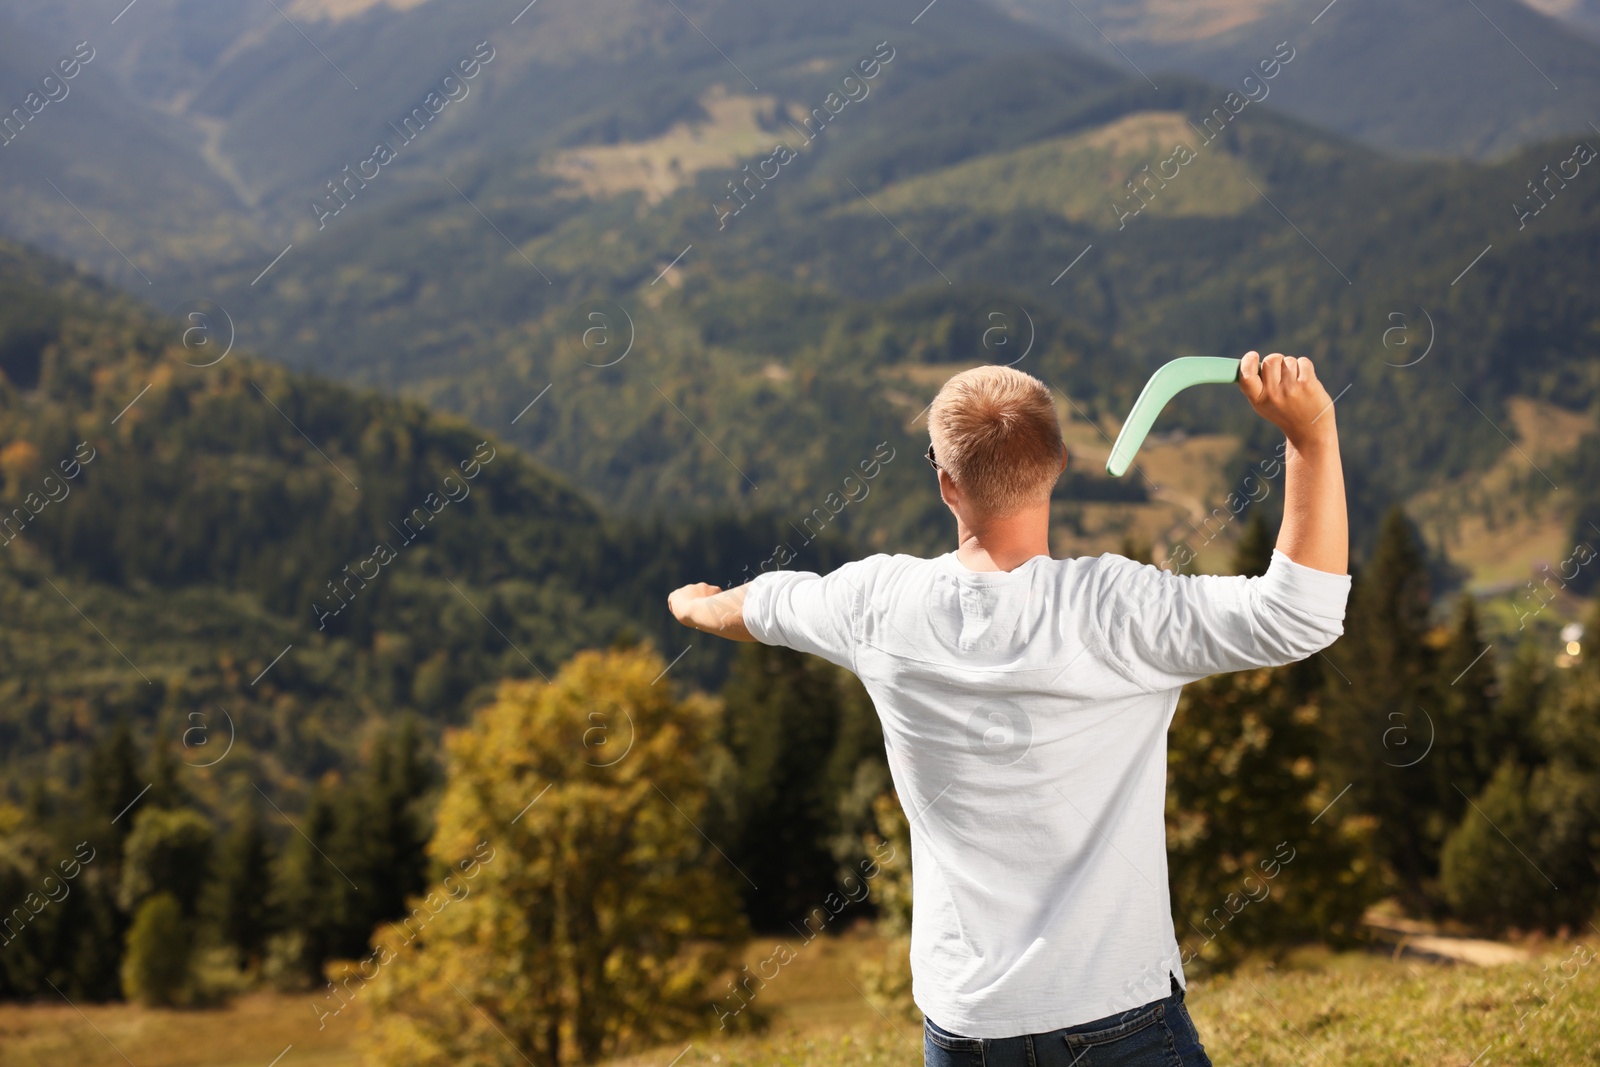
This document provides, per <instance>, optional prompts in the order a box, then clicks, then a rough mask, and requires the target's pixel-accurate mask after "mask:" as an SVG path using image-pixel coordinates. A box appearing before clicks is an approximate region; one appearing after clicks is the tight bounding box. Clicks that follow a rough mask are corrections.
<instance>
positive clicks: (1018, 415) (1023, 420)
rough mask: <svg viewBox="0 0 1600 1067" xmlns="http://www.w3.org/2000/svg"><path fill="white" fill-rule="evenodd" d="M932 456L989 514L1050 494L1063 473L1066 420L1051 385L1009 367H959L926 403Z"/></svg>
mask: <svg viewBox="0 0 1600 1067" xmlns="http://www.w3.org/2000/svg"><path fill="white" fill-rule="evenodd" d="M928 433H929V436H931V437H932V438H933V451H934V457H935V458H936V459H937V461H938V463H939V466H940V467H942V468H944V470H945V471H946V472H947V473H949V475H950V480H951V481H953V482H955V483H956V486H957V487H958V488H959V489H960V490H961V493H962V495H963V496H964V497H966V498H968V499H970V500H971V501H972V502H973V504H974V505H976V507H977V509H978V510H979V511H980V512H982V513H983V514H985V515H993V516H999V515H1008V514H1011V513H1012V512H1015V511H1017V510H1019V509H1021V508H1023V507H1026V506H1027V505H1029V504H1033V503H1037V502H1038V501H1039V500H1040V499H1041V498H1048V497H1049V494H1050V490H1051V488H1052V487H1053V486H1054V485H1055V483H1056V479H1057V478H1058V477H1060V475H1061V444H1062V442H1061V424H1060V423H1059V422H1058V421H1057V420H1056V409H1055V403H1054V402H1053V401H1052V400H1051V399H1050V390H1049V388H1048V387H1047V386H1046V385H1045V384H1044V383H1043V382H1041V381H1040V380H1039V379H1037V378H1035V377H1033V375H1031V374H1024V373H1023V372H1022V371H1019V370H1014V369H1013V368H1011V367H996V366H983V367H974V368H973V369H972V370H969V371H962V372H961V373H960V374H957V375H956V376H955V377H954V378H951V379H950V380H949V381H947V382H945V383H944V388H942V389H940V390H939V395H938V396H936V397H934V398H933V405H932V407H931V408H929V410H928Z"/></svg>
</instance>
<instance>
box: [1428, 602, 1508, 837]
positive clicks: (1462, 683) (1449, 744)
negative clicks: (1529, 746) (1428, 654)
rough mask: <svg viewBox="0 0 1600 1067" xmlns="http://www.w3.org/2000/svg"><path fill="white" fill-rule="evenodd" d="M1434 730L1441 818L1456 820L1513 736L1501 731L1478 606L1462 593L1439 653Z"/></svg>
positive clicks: (1496, 693)
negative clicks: (1447, 640) (1443, 814)
mask: <svg viewBox="0 0 1600 1067" xmlns="http://www.w3.org/2000/svg"><path fill="white" fill-rule="evenodd" d="M1436 685H1437V689H1438V696H1437V697H1436V698H1435V704H1436V705H1437V708H1438V712H1437V714H1436V715H1435V717H1434V719H1435V726H1436V728H1437V735H1436V738H1435V741H1434V750H1435V752H1436V753H1437V755H1438V757H1439V758H1438V759H1437V760H1432V761H1430V763H1431V765H1432V770H1433V773H1434V776H1435V785H1434V788H1435V790H1436V791H1437V792H1438V794H1439V796H1440V799H1441V801H1442V805H1441V806H1442V808H1443V811H1444V813H1445V817H1446V818H1447V819H1448V820H1449V821H1450V822H1451V823H1455V822H1458V821H1459V820H1460V819H1461V815H1462V813H1463V812H1464V811H1465V810H1466V808H1467V799H1466V798H1467V797H1475V796H1477V795H1478V793H1479V792H1481V791H1482V789H1483V787H1484V786H1486V785H1488V784H1489V779H1490V778H1491V777H1493V776H1494V772H1495V768H1496V767H1498V766H1499V765H1500V761H1501V760H1502V759H1504V758H1505V754H1506V751H1507V748H1508V746H1511V745H1513V744H1514V742H1515V738H1514V737H1511V736H1507V735H1506V734H1505V733H1504V732H1503V724H1502V721H1501V717H1500V714H1499V710H1498V707H1497V701H1496V698H1497V697H1498V696H1499V685H1498V681H1497V678H1496V674H1495V656H1494V650H1493V649H1492V648H1489V646H1488V642H1486V641H1484V639H1483V635H1482V633H1481V632H1480V631H1479V629H1478V612H1477V606H1476V605H1475V604H1474V603H1473V600H1472V597H1471V596H1470V595H1469V594H1465V593H1463V594H1462V596H1461V598H1460V602H1459V605H1458V607H1457V609H1456V617H1455V622H1454V624H1453V625H1452V627H1451V630H1450V638H1449V642H1448V643H1447V644H1446V645H1445V647H1444V650H1443V652H1442V653H1441V654H1440V656H1439V676H1438V679H1437V682H1436Z"/></svg>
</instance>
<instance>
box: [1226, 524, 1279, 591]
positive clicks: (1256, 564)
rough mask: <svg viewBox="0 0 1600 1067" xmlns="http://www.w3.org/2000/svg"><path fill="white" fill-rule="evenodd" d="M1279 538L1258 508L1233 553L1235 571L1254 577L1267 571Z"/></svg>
mask: <svg viewBox="0 0 1600 1067" xmlns="http://www.w3.org/2000/svg"><path fill="white" fill-rule="evenodd" d="M1276 541H1277V538H1276V537H1275V536H1274V535H1273V533H1272V531H1271V530H1270V529H1269V528H1268V526H1267V520H1266V516H1264V515H1262V514H1261V511H1260V510H1259V509H1257V510H1256V511H1255V512H1253V513H1252V514H1251V516H1250V521H1249V523H1247V524H1246V525H1245V528H1244V536H1242V537H1241V538H1240V539H1239V546H1238V547H1237V548H1236V549H1234V553H1233V572H1234V573H1235V574H1243V575H1245V576H1246V577H1250V578H1254V577H1258V576H1260V575H1263V574H1265V573H1267V567H1268V566H1270V565H1271V563H1272V550H1273V548H1274V547H1276Z"/></svg>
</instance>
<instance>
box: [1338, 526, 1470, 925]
mask: <svg viewBox="0 0 1600 1067" xmlns="http://www.w3.org/2000/svg"><path fill="white" fill-rule="evenodd" d="M1431 605H1432V599H1431V593H1430V590H1429V578H1428V572H1427V566H1426V561H1425V559H1424V556H1423V550H1422V545H1421V542H1420V540H1419V539H1418V537H1417V534H1416V532H1415V530H1414V529H1413V527H1412V525H1411V521H1410V520H1409V519H1408V518H1407V517H1406V515H1405V513H1404V512H1402V511H1401V510H1399V509H1398V508H1396V509H1395V510H1393V511H1391V512H1390V513H1389V514H1388V516H1387V517H1386V518H1385V519H1384V522H1383V528H1382V530H1381V531H1380V533H1379V535H1378V543H1377V546H1376V548H1375V549H1374V551H1373V557H1372V560H1371V562H1370V564H1369V565H1368V566H1367V567H1366V568H1365V569H1364V570H1363V571H1362V572H1361V573H1360V575H1359V576H1358V577H1357V579H1356V581H1355V584H1354V589H1353V591H1352V594H1351V598H1350V607H1349V610H1348V612H1347V613H1346V616H1345V633H1344V637H1343V638H1342V639H1340V640H1339V641H1338V642H1337V643H1336V644H1335V645H1334V646H1333V647H1332V648H1331V649H1329V650H1328V651H1327V653H1326V654H1325V655H1326V657H1327V659H1328V660H1329V661H1330V663H1331V664H1332V665H1333V668H1334V673H1333V674H1331V675H1330V676H1329V677H1328V683H1327V684H1328V701H1327V715H1326V718H1325V724H1326V727H1327V729H1326V731H1325V738H1326V741H1325V749H1324V750H1325V752H1326V756H1327V758H1326V769H1327V773H1328V775H1329V785H1331V786H1332V787H1333V788H1334V790H1336V791H1337V790H1341V789H1343V788H1344V787H1345V785H1346V784H1349V785H1350V786H1351V798H1350V799H1353V800H1354V801H1355V804H1356V806H1358V807H1359V808H1360V809H1361V810H1362V811H1364V812H1366V813H1367V814H1369V815H1372V816H1374V817H1376V818H1377V819H1378V821H1379V824H1380V829H1379V831H1378V834H1377V836H1376V838H1375V842H1376V846H1377V847H1378V849H1379V851H1380V854H1381V855H1382V857H1383V859H1384V860H1385V861H1386V862H1387V864H1388V865H1389V867H1390V869H1391V870H1392V871H1393V873H1394V875H1395V877H1396V878H1397V879H1398V880H1399V883H1400V886H1401V889H1402V892H1403V895H1404V896H1405V898H1406V900H1407V902H1408V903H1409V904H1410V905H1411V906H1412V907H1414V908H1417V909H1419V910H1428V909H1430V907H1431V901H1432V892H1431V890H1432V888H1433V882H1434V879H1435V877H1436V875H1437V872H1438V860H1439V847H1440V844H1441V842H1442V840H1443V838H1444V836H1445V833H1446V832H1447V831H1448V829H1449V827H1450V826H1451V825H1453V821H1452V820H1450V819H1448V818H1447V815H1446V811H1445V808H1446V805H1447V803H1448V802H1447V801H1446V800H1445V799H1444V798H1443V797H1442V796H1441V795H1440V793H1439V789H1438V784H1439V783H1438V778H1437V777H1436V776H1435V774H1434V773H1433V770H1432V768H1430V767H1428V766H1426V765H1425V764H1426V763H1427V761H1428V760H1429V759H1433V758H1436V757H1435V754H1434V753H1432V752H1431V751H1429V746H1430V743H1431V741H1432V737H1433V733H1432V731H1431V730H1430V727H1429V725H1428V723H1429V722H1430V721H1432V722H1433V723H1434V724H1435V729H1436V726H1437V722H1438V718H1439V712H1440V709H1439V706H1438V703H1437V696H1438V689H1437V688H1436V685H1435V679H1436V678H1437V676H1438V670H1437V666H1436V664H1437V659H1438V657H1437V654H1436V653H1435V652H1434V651H1433V650H1432V649H1431V648H1430V647H1429V646H1428V644H1427V641H1426V636H1427V632H1428V625H1429V621H1428V616H1429V610H1430V608H1431ZM1423 753H1428V754H1427V755H1426V756H1425V755H1423Z"/></svg>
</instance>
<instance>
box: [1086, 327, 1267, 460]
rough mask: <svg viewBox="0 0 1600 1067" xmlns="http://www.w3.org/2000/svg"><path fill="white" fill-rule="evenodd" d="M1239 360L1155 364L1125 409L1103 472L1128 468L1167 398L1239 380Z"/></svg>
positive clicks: (1183, 360)
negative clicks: (1197, 387) (1192, 388)
mask: <svg viewBox="0 0 1600 1067" xmlns="http://www.w3.org/2000/svg"><path fill="white" fill-rule="evenodd" d="M1240 363H1241V361H1240V360H1237V359H1224V358H1222V357H1220V356H1183V357H1182V358H1180V359H1175V360H1173V361H1172V362H1171V363H1168V364H1166V365H1164V366H1162V367H1160V368H1158V369H1157V370H1156V372H1155V373H1154V374H1152V375H1151V376H1150V380H1149V381H1148V382H1145V383H1144V389H1143V390H1142V391H1141V392H1140V393H1139V399H1138V400H1135V401H1134V402H1133V410H1132V411H1130V412H1128V420H1127V421H1126V422H1124V423H1123V424H1122V432H1121V433H1119V434H1117V441H1116V443H1115V444H1113V445H1112V446H1111V458H1110V459H1108V460H1106V473H1107V474H1109V475H1111V477H1113V478H1120V477H1122V476H1123V475H1124V474H1126V473H1127V472H1128V467H1129V465H1130V464H1132V463H1133V457H1134V455H1135V454H1136V453H1137V452H1138V451H1139V446H1140V445H1142V444H1144V439H1145V436H1146V435H1148V434H1149V433H1150V427H1151V426H1153V425H1155V421H1156V416H1157V415H1159V414H1161V409H1162V408H1164V407H1166V406H1167V401H1169V400H1171V399H1172V398H1173V397H1175V396H1177V395H1178V394H1179V393H1181V392H1183V391H1184V390H1185V389H1187V388H1189V387H1190V386H1191V385H1227V384H1228V383H1229V382H1236V381H1238V380H1239V366H1240Z"/></svg>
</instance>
